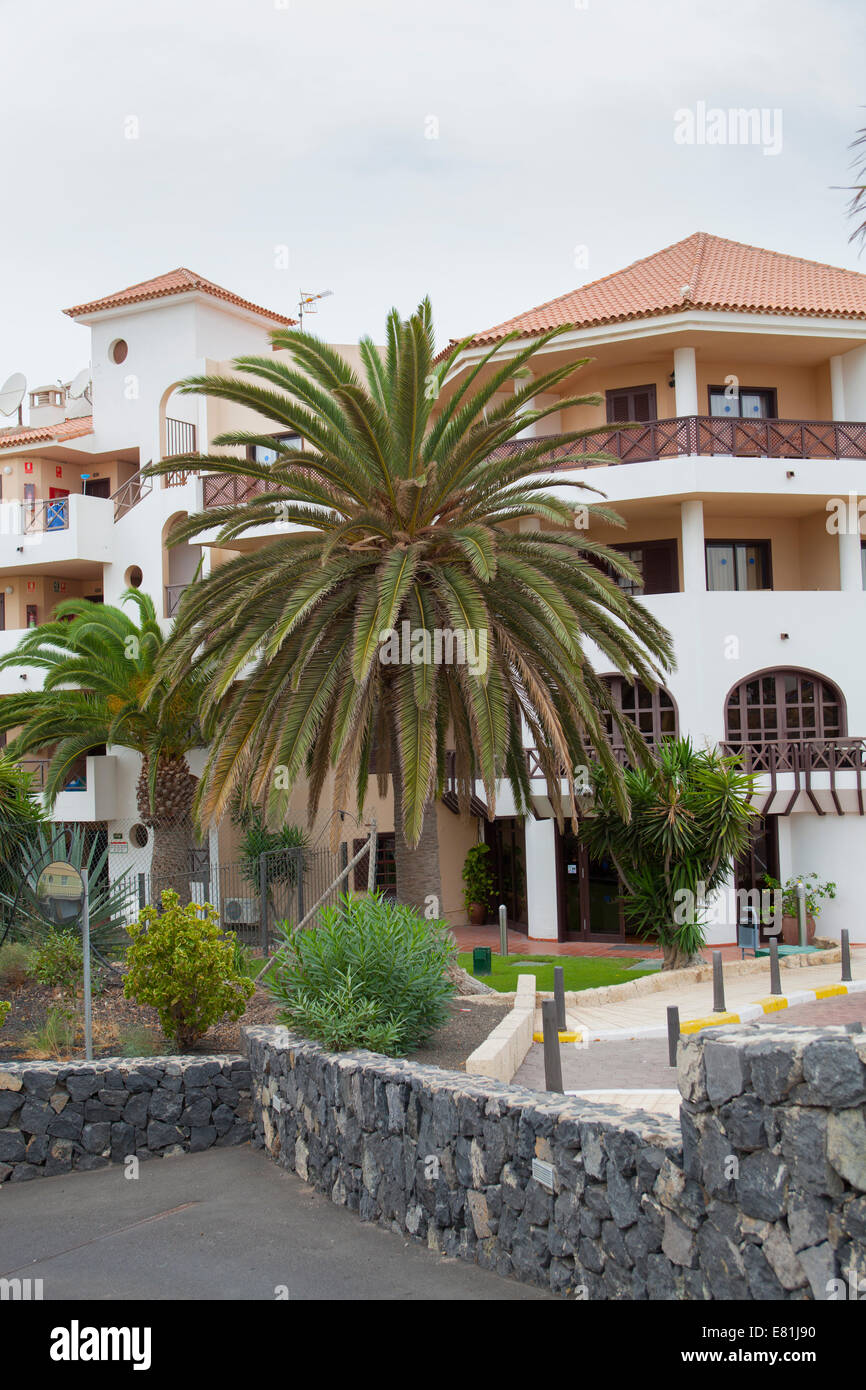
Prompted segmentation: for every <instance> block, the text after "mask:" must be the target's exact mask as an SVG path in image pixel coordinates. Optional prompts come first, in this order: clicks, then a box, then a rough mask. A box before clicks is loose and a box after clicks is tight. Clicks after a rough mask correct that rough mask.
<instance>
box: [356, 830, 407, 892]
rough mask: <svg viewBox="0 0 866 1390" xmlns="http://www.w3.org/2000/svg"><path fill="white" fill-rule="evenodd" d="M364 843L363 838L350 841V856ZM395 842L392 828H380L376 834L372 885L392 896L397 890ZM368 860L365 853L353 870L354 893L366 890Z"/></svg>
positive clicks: (368, 857) (395, 838)
mask: <svg viewBox="0 0 866 1390" xmlns="http://www.w3.org/2000/svg"><path fill="white" fill-rule="evenodd" d="M365 843H366V841H365V840H363V839H361V840H353V841H352V856H351V857H352V858H353V859H354V857H355V855H356V854H357V853H358V851H359V850H360V849H361V848H362V847H363V845H364V844H365ZM396 844H397V837H396V835H395V833H394V831H393V830H380V831H379V833H378V834H377V836H376V882H375V885H374V886H375V888H376V889H377V890H378V891H379V892H380V893H384V894H385V896H386V897H393V896H394V894H395V892H396V890H397V861H396ZM369 860H370V856H369V855H368V854H365V855H364V858H363V859H359V860H358V863H357V864H356V865H355V868H354V870H353V883H354V888H355V892H356V893H365V892H366V891H367V880H368V875H369V869H368V865H369Z"/></svg>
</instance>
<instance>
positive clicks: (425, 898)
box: [391, 759, 494, 994]
mask: <svg viewBox="0 0 866 1390" xmlns="http://www.w3.org/2000/svg"><path fill="white" fill-rule="evenodd" d="M395 763H396V759H395ZM391 777H392V782H393V787H394V864H395V868H396V875H397V901H398V902H401V903H408V904H409V905H410V906H411V907H414V908H416V909H417V911H418V912H421V913H423V914H424V915H425V916H431V917H439V918H442V873H441V870H440V867H439V821H438V811H437V807H436V803H435V802H434V801H428V803H427V805H426V807H425V810H424V821H423V824H422V827H421V838H420V839H419V841H418V846H417V848H416V849H410V848H409V846H408V845H407V844H406V841H405V840H404V838H403V788H402V782H401V777H400V769H399V767H397V766H396V765H395V767H394V771H393V772H392V774H391ZM443 920H444V919H443ZM452 940H454V938H453V936H452ZM454 945H455V947H456V945H457V942H456V940H454ZM448 975H449V978H450V979H451V981H452V982H453V984H454V987H455V990H456V992H457V993H458V994H493V993H494V991H493V990H492V989H491V988H490V986H489V985H485V984H483V983H482V981H481V980H476V979H474V978H473V976H472V975H470V974H468V972H467V971H465V970H464V969H463V968H462V966H460V965H458V964H457V959H456V955H455V958H454V960H453V961H452V963H451V965H450V966H449V967H448Z"/></svg>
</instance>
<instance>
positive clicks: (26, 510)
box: [19, 497, 69, 536]
mask: <svg viewBox="0 0 866 1390" xmlns="http://www.w3.org/2000/svg"><path fill="white" fill-rule="evenodd" d="M19 506H20V509H21V510H20V515H21V526H20V534H21V535H22V536H32V535H36V534H39V533H40V532H42V531H67V530H68V529H69V498H68V497H51V498H49V499H47V500H44V499H40V500H34V501H32V502H30V501H25V502H21V503H19Z"/></svg>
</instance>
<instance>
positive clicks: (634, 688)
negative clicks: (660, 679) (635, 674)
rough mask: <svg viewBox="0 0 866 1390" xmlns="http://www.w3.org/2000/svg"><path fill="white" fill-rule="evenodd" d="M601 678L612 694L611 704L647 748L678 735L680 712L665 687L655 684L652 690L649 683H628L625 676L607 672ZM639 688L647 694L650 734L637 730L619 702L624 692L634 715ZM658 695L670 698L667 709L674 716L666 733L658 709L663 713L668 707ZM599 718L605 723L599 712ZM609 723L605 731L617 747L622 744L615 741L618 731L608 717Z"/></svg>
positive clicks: (636, 708) (634, 721)
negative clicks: (607, 730)
mask: <svg viewBox="0 0 866 1390" xmlns="http://www.w3.org/2000/svg"><path fill="white" fill-rule="evenodd" d="M601 679H602V680H603V681H604V682H605V684H606V685H607V687H608V689H609V690H610V692H611V694H612V695H613V697H614V703H615V704H616V707H617V709H618V710H619V712H620V714H621V715H624V717H625V718H626V719H629V720H630V721H631V723H632V724H634V727H635V728H636V729H637V731H638V733H639V734H640V735H641V738H642V739H643V741H644V743H646V744H647V745H648V747H650V748H655V747H656V745H657V744H659V743H661V742H663V740H664V739H667V738H679V733H680V712H679V709H678V708H677V702H676V700H675V699H674V697H673V695H672V694H671V692H670V691H669V690H668V689H667V687H666V686H656V688H655V690H650V689H649V686H645V685H644V683H643V681H635V682H634V684H633V685H632V683H631V682H630V681H627V680H626V679H625V676H620V675H618V674H616V673H614V672H612V673H610V674H609V675H606V676H602V677H601ZM640 689H644V690H646V692H647V694H648V695H649V696H650V704H649V710H650V714H651V719H652V731H651V733H650V734H647V733H646V732H645V731H644V730H643V729H641V727H640V725H639V723H638V721H637V719H636V718H632V710H631V709H628V708H626V705H625V704H624V702H623V692H626V693H627V695H628V697H629V700H630V701H631V700H633V701H634V714H635V715H637V713H638V712H639V710H640V706H639V705H638V698H639V691H640ZM662 697H664V699H666V700H669V701H670V706H669V708H670V710H671V711H672V712H673V717H674V727H673V732H667V731H665V730H663V729H662V727H661V722H662V711H663V710H664V711H665V712H667V710H668V706H666V705H664V706H663V705H662ZM643 708H644V710H646V708H647V706H644V707H643ZM602 718H603V720H604V722H605V723H607V719H606V718H605V716H604V715H602ZM611 725H612V728H611V729H610V730H609V734H610V738H611V744H612V746H613V747H614V748H621V747H622V743H621V742H620V741H619V738H618V734H619V730H618V729H617V728H616V726H615V725H613V721H612V720H611Z"/></svg>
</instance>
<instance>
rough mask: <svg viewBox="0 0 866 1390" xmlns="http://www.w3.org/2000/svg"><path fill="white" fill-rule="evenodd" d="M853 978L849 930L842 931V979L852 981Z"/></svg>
mask: <svg viewBox="0 0 866 1390" xmlns="http://www.w3.org/2000/svg"><path fill="white" fill-rule="evenodd" d="M851 978H852V977H851V942H850V941H849V940H848V932H847V929H845V928H843V930H842V979H843V980H850V979H851Z"/></svg>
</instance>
